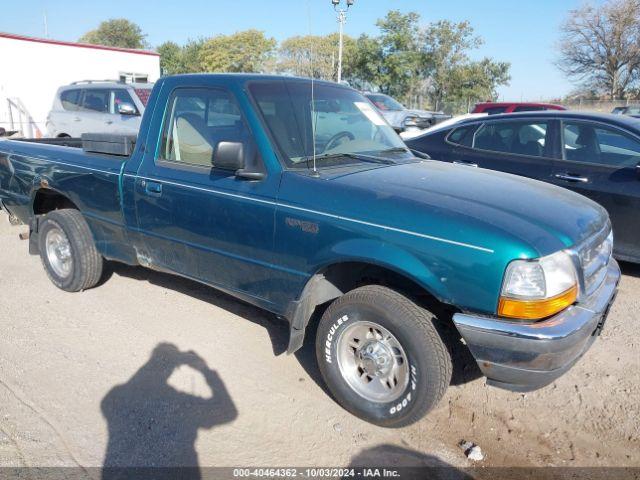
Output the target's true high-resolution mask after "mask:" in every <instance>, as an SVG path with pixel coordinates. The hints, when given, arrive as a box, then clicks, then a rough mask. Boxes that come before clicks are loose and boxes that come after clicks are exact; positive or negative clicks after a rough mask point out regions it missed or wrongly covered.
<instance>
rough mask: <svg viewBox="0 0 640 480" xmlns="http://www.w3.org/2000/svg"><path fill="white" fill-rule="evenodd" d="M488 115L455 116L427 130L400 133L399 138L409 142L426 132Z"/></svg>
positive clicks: (467, 114) (466, 114) (469, 114)
mask: <svg viewBox="0 0 640 480" xmlns="http://www.w3.org/2000/svg"><path fill="white" fill-rule="evenodd" d="M487 115H488V114H487V113H465V114H463V115H457V116H455V117H451V118H450V119H448V120H444V121H443V122H440V123H438V124H436V125H433V126H432V127H429V128H425V129H424V130H411V131H408V132H402V133H400V138H402V139H403V140H405V141H406V140H409V139H411V138H415V137H419V136H421V135H424V134H425V133H428V132H433V131H435V130H439V129H441V128H447V127H450V126H451V125H456V124H458V123H460V122H462V121H464V120H468V119H470V118H480V117H486V116H487Z"/></svg>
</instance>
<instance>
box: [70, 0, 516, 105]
mask: <svg viewBox="0 0 640 480" xmlns="http://www.w3.org/2000/svg"><path fill="white" fill-rule="evenodd" d="M123 22H127V23H128V24H129V27H130V28H129V29H127V28H126V26H125V24H124V23H123ZM376 25H377V27H378V33H377V35H366V34H363V35H361V36H359V37H358V38H353V37H349V36H345V38H344V53H343V79H344V80H345V81H347V82H348V83H349V84H350V85H351V86H353V87H355V88H358V89H362V90H372V91H379V92H382V93H386V94H389V95H392V96H394V97H395V98H397V99H398V100H400V101H402V102H404V103H405V104H407V105H409V106H419V107H430V108H435V109H446V110H448V111H463V110H466V108H467V104H468V103H470V102H476V101H478V100H488V99H494V98H495V97H496V96H497V95H496V89H497V88H498V87H499V86H501V85H506V84H508V82H509V80H510V75H509V68H510V65H509V63H506V62H499V61H495V60H493V59H491V58H482V59H479V60H478V59H472V58H471V55H472V54H473V52H474V50H476V49H477V48H478V47H480V46H481V45H482V39H481V38H480V37H479V36H477V35H476V34H475V33H474V29H473V27H472V26H471V24H470V23H469V22H451V21H448V20H441V21H438V22H433V23H429V24H426V25H423V24H422V23H421V18H420V15H419V14H418V13H415V12H410V13H401V12H400V11H397V10H392V11H390V12H388V13H387V15H386V16H385V17H384V18H381V19H379V20H378V21H377V22H376ZM81 40H82V41H86V42H89V43H101V44H108V45H114V46H124V47H130V48H142V47H144V46H146V43H145V36H144V35H143V33H142V30H141V29H140V27H138V26H137V25H135V24H133V23H131V22H128V21H126V20H124V19H115V20H109V21H107V22H103V23H102V24H101V25H100V26H99V27H98V29H96V30H93V31H91V32H89V33H87V34H86V35H85V36H84V37H83V38H82V39H81ZM120 40H121V41H122V43H118V42H119V41H120ZM156 50H157V51H158V53H160V66H161V69H162V72H163V74H165V75H172V74H178V73H197V72H262V73H281V74H288V75H298V76H304V77H313V78H317V79H324V80H336V78H337V70H338V35H337V34H336V33H333V34H330V35H324V36H316V35H303V36H295V37H291V38H288V39H286V40H284V41H282V42H280V43H279V44H278V42H276V40H275V39H273V38H270V37H268V36H266V35H265V34H264V32H262V31H259V30H255V29H251V30H245V31H240V32H236V33H233V34H231V35H216V36H213V37H210V38H199V39H195V40H190V41H188V42H187V43H186V44H184V45H178V44H177V43H175V42H165V43H163V44H161V45H159V46H158V47H157V49H156Z"/></svg>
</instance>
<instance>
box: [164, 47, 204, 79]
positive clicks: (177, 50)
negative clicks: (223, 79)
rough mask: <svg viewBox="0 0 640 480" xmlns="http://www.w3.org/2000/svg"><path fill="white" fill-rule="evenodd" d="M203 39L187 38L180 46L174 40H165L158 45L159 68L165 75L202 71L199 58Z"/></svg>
mask: <svg viewBox="0 0 640 480" xmlns="http://www.w3.org/2000/svg"><path fill="white" fill-rule="evenodd" d="M205 42H206V40H205V39H198V40H189V41H188V42H187V43H186V45H183V46H180V45H178V44H177V43H174V42H165V43H163V44H162V45H160V46H158V48H157V52H158V53H159V54H160V68H161V69H162V73H163V74H165V75H175V74H178V73H199V72H204V71H205V70H204V68H203V66H202V60H201V52H202V46H203V45H204V43H205Z"/></svg>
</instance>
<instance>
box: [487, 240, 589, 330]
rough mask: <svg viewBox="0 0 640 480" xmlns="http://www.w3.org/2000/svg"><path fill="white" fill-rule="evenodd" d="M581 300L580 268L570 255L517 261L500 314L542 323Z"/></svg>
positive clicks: (502, 297)
mask: <svg viewBox="0 0 640 480" xmlns="http://www.w3.org/2000/svg"><path fill="white" fill-rule="evenodd" d="M577 297H578V280H577V275H576V269H575V267H574V264H573V261H572V260H571V257H570V256H569V254H568V253H566V252H557V253H554V254H553V255H549V256H547V257H542V258H539V259H537V260H514V261H513V262H511V263H510V264H509V265H508V266H507V270H506V272H505V275H504V281H503V284H502V293H501V295H500V302H499V304H498V315H499V316H501V317H507V318H518V319H522V320H539V319H541V318H546V317H549V316H551V315H553V314H555V313H558V312H559V311H561V310H564V309H565V308H567V307H568V306H569V305H572V304H573V303H575V301H576V299H577Z"/></svg>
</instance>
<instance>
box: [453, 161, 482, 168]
mask: <svg viewBox="0 0 640 480" xmlns="http://www.w3.org/2000/svg"><path fill="white" fill-rule="evenodd" d="M453 163H454V164H455V165H464V166H466V167H474V168H478V164H477V163H472V162H462V161H458V160H454V161H453Z"/></svg>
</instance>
